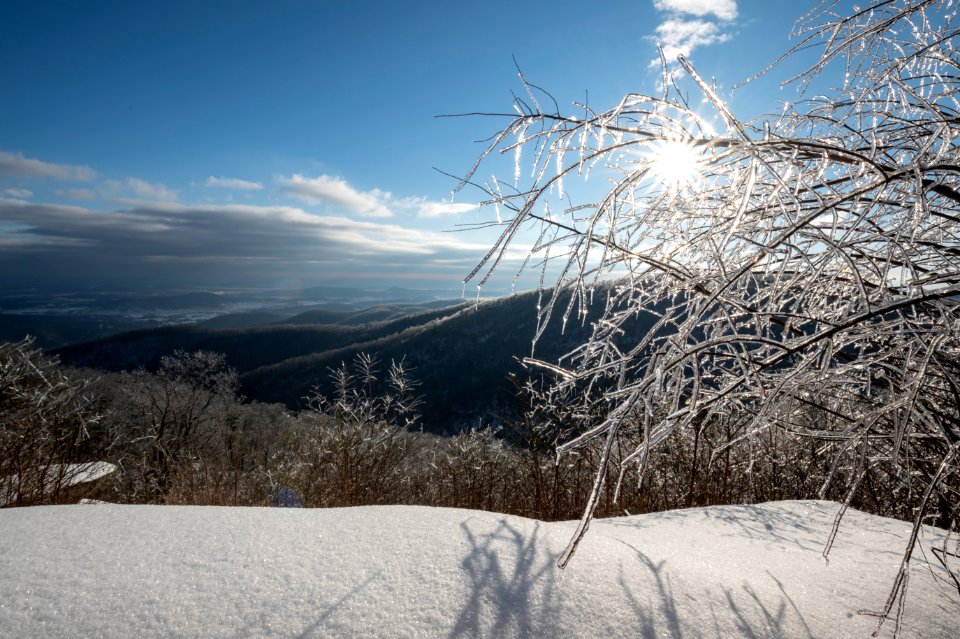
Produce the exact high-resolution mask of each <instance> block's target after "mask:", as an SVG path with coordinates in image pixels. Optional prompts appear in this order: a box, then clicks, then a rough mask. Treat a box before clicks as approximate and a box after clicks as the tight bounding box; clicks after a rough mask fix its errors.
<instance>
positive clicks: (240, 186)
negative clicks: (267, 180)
mask: <svg viewBox="0 0 960 639" xmlns="http://www.w3.org/2000/svg"><path fill="white" fill-rule="evenodd" d="M205 185H206V186H210V187H218V188H224V189H236V190H239V191H259V190H260V189H262V188H263V184H261V183H260V182H251V181H250V180H240V179H238V178H225V177H213V176H212V175H211V176H210V177H208V178H207V181H206V182H205Z"/></svg>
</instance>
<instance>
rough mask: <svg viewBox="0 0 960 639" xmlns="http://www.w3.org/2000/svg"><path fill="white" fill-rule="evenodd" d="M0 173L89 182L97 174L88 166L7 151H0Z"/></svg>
mask: <svg viewBox="0 0 960 639" xmlns="http://www.w3.org/2000/svg"><path fill="white" fill-rule="evenodd" d="M0 174H5V175H17V176H24V177H33V178H53V179H55V180H74V181H78V182H89V181H90V180H92V179H94V178H95V177H96V175H97V174H96V172H95V171H94V170H93V169H91V168H90V167H88V166H76V165H73V164H54V163H52V162H43V161H41V160H35V159H33V158H28V157H24V156H23V155H22V154H20V153H11V152H9V151H0Z"/></svg>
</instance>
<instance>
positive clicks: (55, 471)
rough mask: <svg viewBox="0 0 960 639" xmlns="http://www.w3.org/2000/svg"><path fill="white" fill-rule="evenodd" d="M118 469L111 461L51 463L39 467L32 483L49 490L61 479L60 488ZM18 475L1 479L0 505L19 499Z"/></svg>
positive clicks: (89, 480)
mask: <svg viewBox="0 0 960 639" xmlns="http://www.w3.org/2000/svg"><path fill="white" fill-rule="evenodd" d="M116 469H117V466H116V465H115V464H111V463H110V462H102V461H95V462H87V463H84V464H50V465H49V466H47V467H45V468H40V469H38V470H39V471H40V472H39V476H38V477H32V478H31V479H30V483H31V484H33V485H34V488H35V489H37V488H38V487H39V485H42V486H44V487H45V488H47V489H48V490H49V488H50V487H52V486H54V485H56V484H57V482H58V480H59V484H60V488H61V489H64V488H69V487H70V486H77V485H79V484H85V483H87V482H91V481H96V480H98V479H101V478H103V477H106V476H107V475H109V474H110V473H112V472H114V471H115V470H116ZM18 480H19V476H18V475H11V476H9V477H7V478H5V479H3V480H0V507H2V506H6V505H7V504H10V503H13V502H14V501H16V499H17V488H18V486H17V483H18Z"/></svg>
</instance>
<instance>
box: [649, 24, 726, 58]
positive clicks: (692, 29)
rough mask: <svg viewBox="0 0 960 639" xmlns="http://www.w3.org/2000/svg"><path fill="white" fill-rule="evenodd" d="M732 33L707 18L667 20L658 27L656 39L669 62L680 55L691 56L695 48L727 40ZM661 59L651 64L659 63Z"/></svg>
mask: <svg viewBox="0 0 960 639" xmlns="http://www.w3.org/2000/svg"><path fill="white" fill-rule="evenodd" d="M729 39H730V35H729V34H726V33H721V32H720V27H719V26H717V24H716V23H714V22H708V21H706V20H667V21H665V22H663V23H661V24H660V25H659V26H658V27H657V35H656V40H657V42H658V43H659V44H660V46H661V47H662V48H663V55H664V57H665V58H666V59H667V62H673V61H675V60H676V59H677V56H678V55H683V56H689V55H690V54H691V53H693V50H694V49H696V48H698V47H702V46H707V45H710V44H718V43H720V42H726V41H727V40H729ZM659 63H660V60H659V59H657V60H654V61H653V62H652V63H651V64H652V65H658V64H659Z"/></svg>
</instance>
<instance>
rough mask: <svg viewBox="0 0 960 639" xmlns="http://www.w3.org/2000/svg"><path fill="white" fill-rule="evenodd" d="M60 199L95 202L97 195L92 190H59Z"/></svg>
mask: <svg viewBox="0 0 960 639" xmlns="http://www.w3.org/2000/svg"><path fill="white" fill-rule="evenodd" d="M56 194H57V196H58V197H63V198H67V199H68V200H95V199H97V194H96V193H95V192H94V191H93V190H91V189H59V190H57V192H56Z"/></svg>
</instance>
